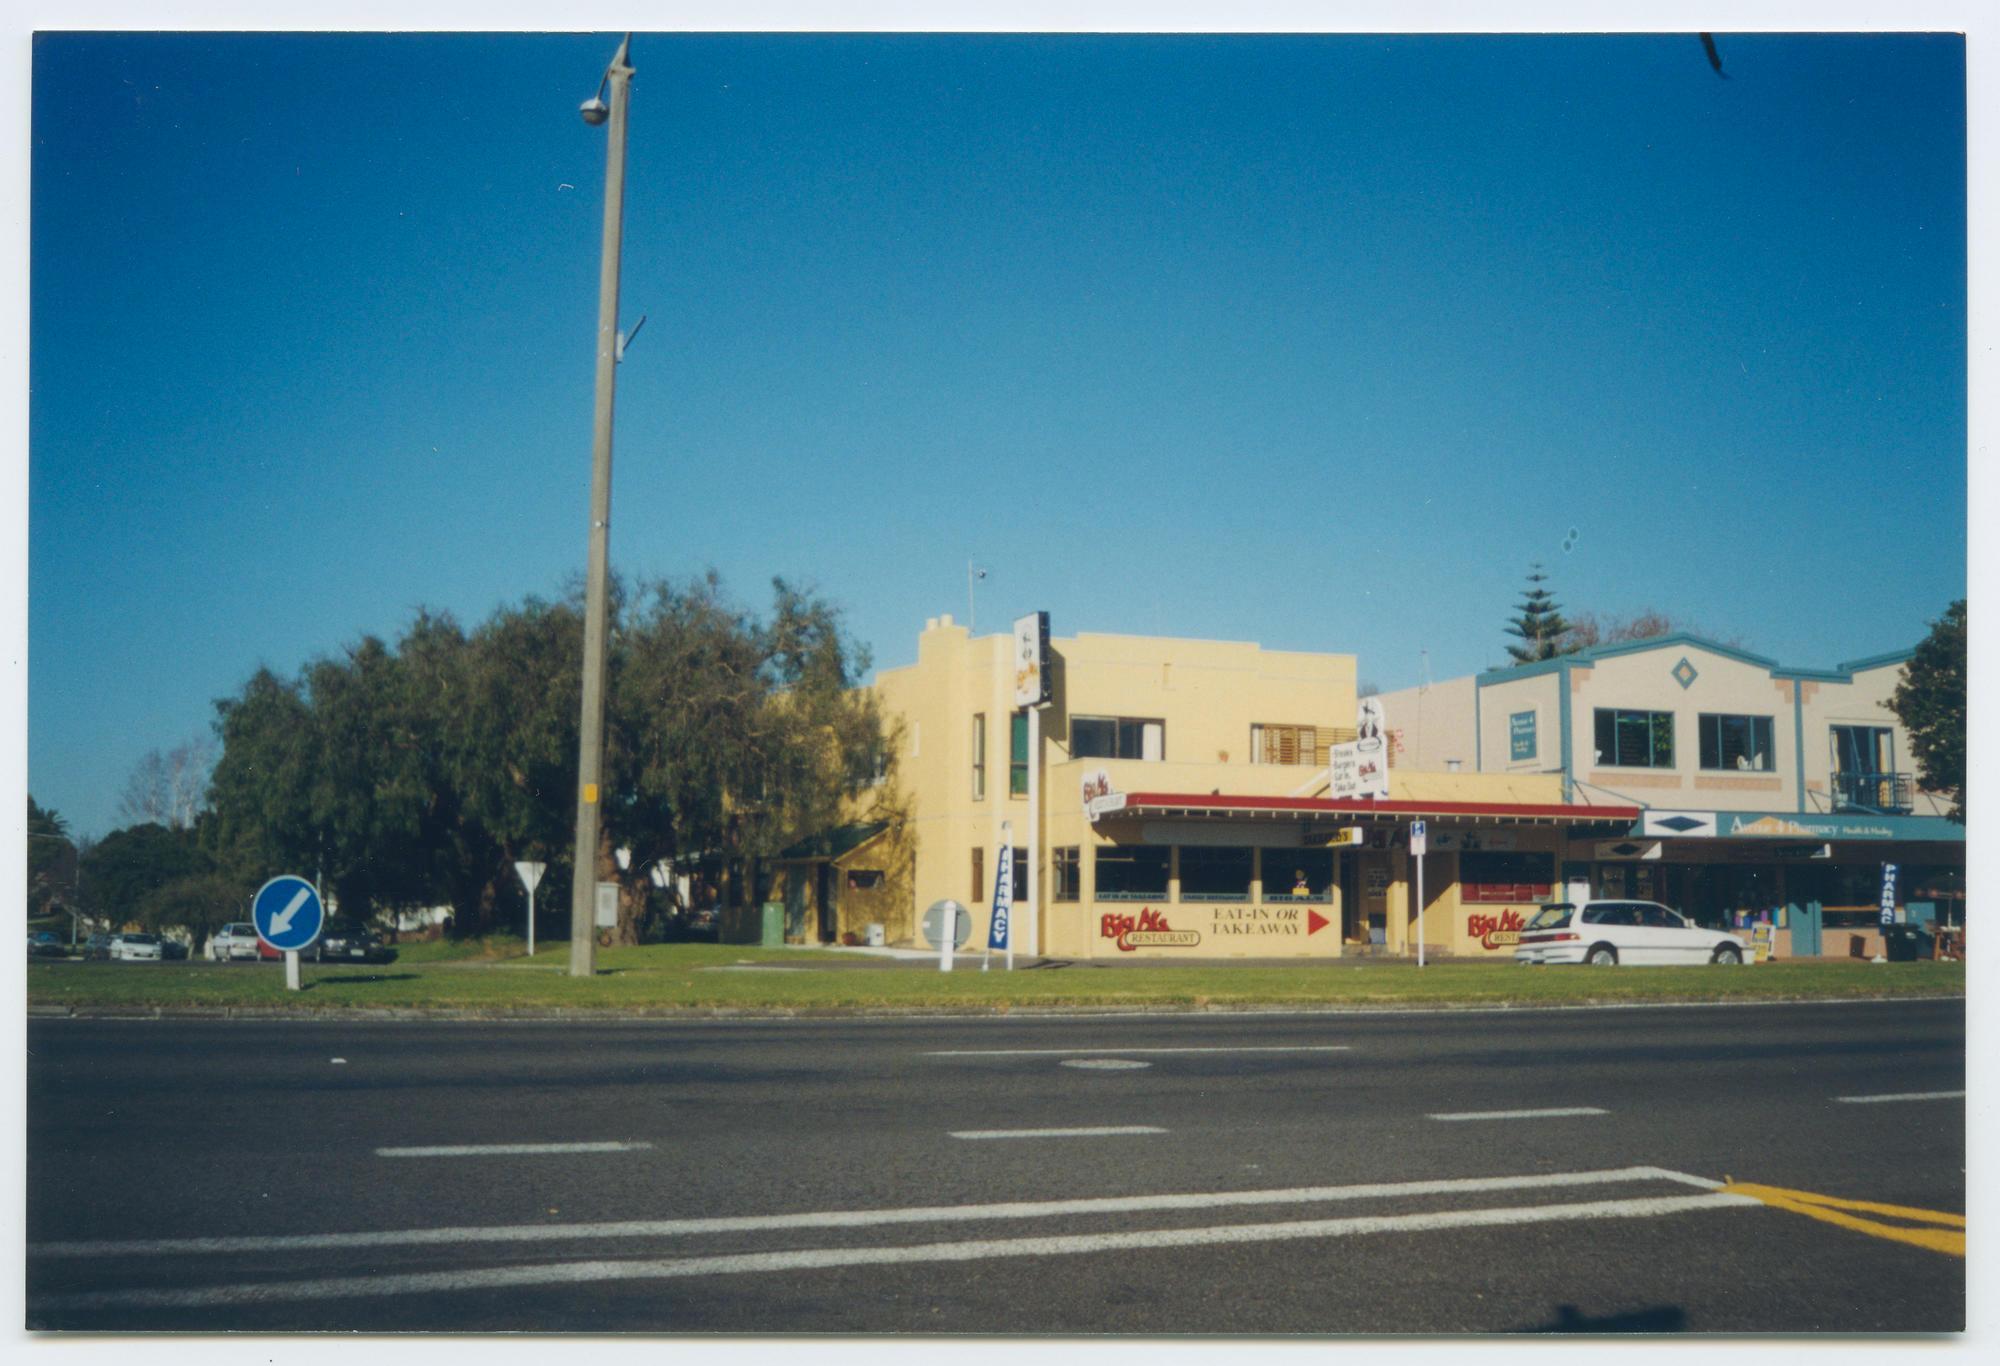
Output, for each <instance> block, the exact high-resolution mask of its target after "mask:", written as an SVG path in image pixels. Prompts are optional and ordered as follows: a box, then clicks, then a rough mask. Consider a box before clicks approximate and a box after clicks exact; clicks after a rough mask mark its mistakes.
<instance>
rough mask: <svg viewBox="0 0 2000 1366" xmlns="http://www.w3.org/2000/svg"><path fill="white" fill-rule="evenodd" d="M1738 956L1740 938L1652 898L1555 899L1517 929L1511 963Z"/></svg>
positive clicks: (1635, 962)
mask: <svg viewBox="0 0 2000 1366" xmlns="http://www.w3.org/2000/svg"><path fill="white" fill-rule="evenodd" d="M1743 958H1744V945H1743V941H1742V940H1741V939H1739V938H1738V937H1737V936H1735V935H1733V934H1727V933H1724V932H1723V931H1721V930H1705V929H1702V928H1701V927H1700V926H1699V925H1696V924H1695V923H1694V922H1693V921H1691V920H1689V919H1688V918H1687V917H1686V916H1684V915H1682V914H1681V913H1680V912H1679V911H1676V910H1673V909H1671V908H1669V907H1666V906H1662V905H1660V904H1659V903H1658V902H1656V901H1585V902H1568V901H1558V902H1553V903H1551V904H1550V905H1547V906H1544V907H1542V908H1541V910H1539V911H1537V912H1536V913H1535V915H1534V918H1533V919H1531V920H1529V921H1528V923H1527V924H1526V925H1525V926H1523V927H1522V929H1521V940H1520V943H1519V944H1518V945H1517V946H1516V947H1515V949H1514V961H1515V962H1516V963H1590V964H1593V965H1595V966H1598V967H1610V966H1613V965H1614V964H1620V963H1622V964H1624V965H1626V966H1627V967H1642V966H1645V965H1648V964H1657V963H1724V964H1729V965H1731V966H1734V965H1735V964H1738V963H1741V962H1742V961H1743Z"/></svg>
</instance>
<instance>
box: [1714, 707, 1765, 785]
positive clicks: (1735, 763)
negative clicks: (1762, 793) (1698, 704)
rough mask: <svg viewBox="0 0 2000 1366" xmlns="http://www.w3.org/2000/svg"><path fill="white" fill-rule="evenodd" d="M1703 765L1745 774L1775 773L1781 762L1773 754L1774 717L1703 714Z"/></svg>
mask: <svg viewBox="0 0 2000 1366" xmlns="http://www.w3.org/2000/svg"><path fill="white" fill-rule="evenodd" d="M1701 766H1702V767H1703V768H1711V769H1725V770H1736V771H1741V772H1746V773H1771V772H1774V771H1775V770H1776V769H1777V767H1778V761H1777V756H1776V755H1774V754H1773V753H1772V752H1771V718H1770V717H1768V716H1717V715H1714V714H1712V713H1709V712H1703V713H1702V715H1701Z"/></svg>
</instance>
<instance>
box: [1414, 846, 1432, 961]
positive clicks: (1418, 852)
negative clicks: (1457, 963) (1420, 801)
mask: <svg viewBox="0 0 2000 1366" xmlns="http://www.w3.org/2000/svg"><path fill="white" fill-rule="evenodd" d="M1428 833H1429V831H1428V827H1427V826H1426V825H1425V824H1424V822H1422V821H1411V822H1410V856H1411V857H1412V858H1414V859H1416V861H1417V966H1418V967H1422V966H1423V965H1424V846H1425V845H1426V844H1427V843H1428V840H1427V838H1426V836H1427V835H1428Z"/></svg>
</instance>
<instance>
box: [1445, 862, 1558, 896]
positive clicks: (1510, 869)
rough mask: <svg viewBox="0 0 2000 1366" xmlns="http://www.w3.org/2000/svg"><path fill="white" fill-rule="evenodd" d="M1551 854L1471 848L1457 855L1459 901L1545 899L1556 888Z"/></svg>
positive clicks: (1554, 869)
mask: <svg viewBox="0 0 2000 1366" xmlns="http://www.w3.org/2000/svg"><path fill="white" fill-rule="evenodd" d="M1555 873H1556V857H1555V855H1554V854H1517V853H1497V852H1494V851H1491V850H1470V849H1468V850H1467V851H1466V852H1465V853H1463V854H1460V855H1459V856H1458V899H1459V900H1460V901H1480V902H1509V903H1512V904H1514V905H1521V904H1523V903H1526V902H1530V901H1546V900H1548V898H1549V897H1550V896H1551V895H1552V894H1553V893H1554V891H1555Z"/></svg>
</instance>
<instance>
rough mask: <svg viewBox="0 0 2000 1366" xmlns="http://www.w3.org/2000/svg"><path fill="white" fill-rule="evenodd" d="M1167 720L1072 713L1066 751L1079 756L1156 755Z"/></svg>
mask: <svg viewBox="0 0 2000 1366" xmlns="http://www.w3.org/2000/svg"><path fill="white" fill-rule="evenodd" d="M1165 750H1166V722H1164V721H1160V720H1154V719H1149V718H1146V717H1143V716H1072V717H1071V718H1070V722H1069V752H1070V754H1071V756H1072V757H1074V758H1078V759H1159V758H1162V757H1163V756H1164V753H1165Z"/></svg>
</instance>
